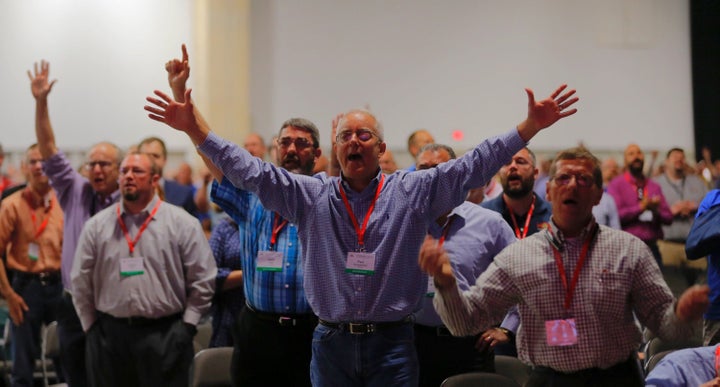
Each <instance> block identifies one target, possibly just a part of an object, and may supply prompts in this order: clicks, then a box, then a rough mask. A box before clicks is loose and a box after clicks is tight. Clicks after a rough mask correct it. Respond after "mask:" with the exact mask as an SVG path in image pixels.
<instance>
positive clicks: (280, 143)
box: [275, 137, 317, 149]
mask: <svg viewBox="0 0 720 387" xmlns="http://www.w3.org/2000/svg"><path fill="white" fill-rule="evenodd" d="M275 142H276V143H277V145H278V146H279V147H281V148H285V149H287V148H290V145H292V144H294V145H295V148H296V149H306V148H309V147H313V148H317V146H316V145H315V141H313V140H308V139H307V138H304V137H295V138H292V137H282V138H278V139H276V140H275ZM283 142H286V144H283ZM298 142H300V143H299V144H298Z"/></svg>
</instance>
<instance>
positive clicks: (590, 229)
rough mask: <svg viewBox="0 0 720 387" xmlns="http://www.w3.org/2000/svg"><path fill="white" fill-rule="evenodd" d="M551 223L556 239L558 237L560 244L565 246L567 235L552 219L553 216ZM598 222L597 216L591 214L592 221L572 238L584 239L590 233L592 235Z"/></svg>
mask: <svg viewBox="0 0 720 387" xmlns="http://www.w3.org/2000/svg"><path fill="white" fill-rule="evenodd" d="M550 224H551V227H552V235H554V236H555V239H557V241H558V243H559V245H560V246H564V245H565V241H566V237H565V235H564V233H563V232H562V231H561V230H560V229H559V228H558V226H557V224H555V221H554V220H553V219H552V217H550ZM596 224H597V222H596V221H595V216H591V217H590V221H589V222H588V224H587V225H585V227H583V229H582V231H581V232H580V235H578V236H577V237H574V238H572V239H573V240H580V241H584V240H585V239H586V238H587V237H588V235H590V233H592V232H594V231H593V230H595V226H596ZM598 227H599V226H598Z"/></svg>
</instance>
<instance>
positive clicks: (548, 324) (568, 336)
mask: <svg viewBox="0 0 720 387" xmlns="http://www.w3.org/2000/svg"><path fill="white" fill-rule="evenodd" d="M545 336H546V337H547V345H550V346H556V347H557V346H568V345H575V344H577V328H576V326H575V319H574V318H569V319H565V320H551V321H545Z"/></svg>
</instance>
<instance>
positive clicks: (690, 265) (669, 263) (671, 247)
mask: <svg viewBox="0 0 720 387" xmlns="http://www.w3.org/2000/svg"><path fill="white" fill-rule="evenodd" d="M657 244H658V249H660V255H661V256H662V262H663V266H664V267H679V268H687V269H697V270H707V259H705V258H700V259H696V260H688V259H687V256H686V255H685V245H684V244H682V243H677V242H668V241H663V240H659V241H657Z"/></svg>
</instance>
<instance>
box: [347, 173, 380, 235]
mask: <svg viewBox="0 0 720 387" xmlns="http://www.w3.org/2000/svg"><path fill="white" fill-rule="evenodd" d="M384 182H385V175H383V174H381V175H380V183H378V186H377V190H375V197H374V198H373V201H372V203H370V208H368V212H367V214H365V220H364V221H363V225H362V228H360V226H359V224H358V221H357V218H356V217H355V214H354V213H353V211H352V207H350V202H348V198H347V195H345V190H344V189H343V187H342V184H341V183H340V181H339V180H338V187H340V196H342V199H343V203H345V208H346V209H347V211H348V214H349V215H350V220H352V223H353V226H355V232H356V233H357V236H358V245H360V248H361V249H362V248H364V246H365V230H367V224H368V220H370V214H372V212H373V210H374V209H375V202H376V201H377V199H378V198H379V197H380V191H381V190H382V186H383V183H384Z"/></svg>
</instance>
